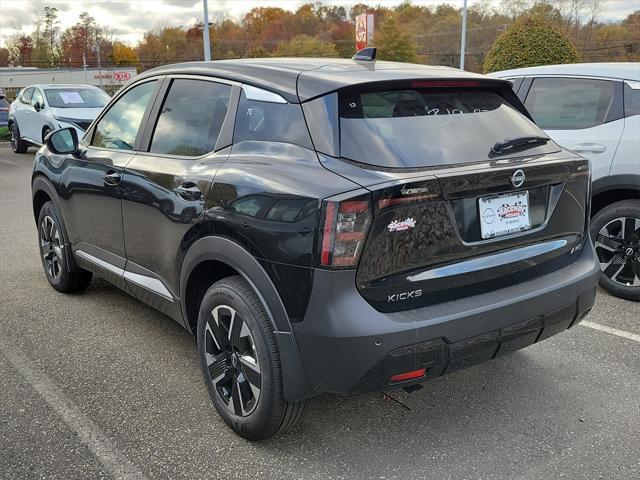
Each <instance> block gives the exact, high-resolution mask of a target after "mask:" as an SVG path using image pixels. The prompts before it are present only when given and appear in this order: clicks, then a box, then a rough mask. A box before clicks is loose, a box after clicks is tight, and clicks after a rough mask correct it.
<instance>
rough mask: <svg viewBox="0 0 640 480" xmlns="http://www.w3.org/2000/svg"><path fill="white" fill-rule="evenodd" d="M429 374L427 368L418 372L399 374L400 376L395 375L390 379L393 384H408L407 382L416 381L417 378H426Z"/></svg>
mask: <svg viewBox="0 0 640 480" xmlns="http://www.w3.org/2000/svg"><path fill="white" fill-rule="evenodd" d="M426 373H427V369H426V368H419V369H418V370H412V371H410V372H405V373H399V374H398V375H394V376H393V377H391V378H390V379H389V381H391V382H392V383H395V382H406V381H407V380H415V379H416V378H421V377H424V376H425V374H426Z"/></svg>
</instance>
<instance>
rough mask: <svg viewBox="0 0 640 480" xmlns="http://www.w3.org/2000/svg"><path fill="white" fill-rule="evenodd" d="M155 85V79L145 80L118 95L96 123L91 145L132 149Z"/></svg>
mask: <svg viewBox="0 0 640 480" xmlns="http://www.w3.org/2000/svg"><path fill="white" fill-rule="evenodd" d="M155 87H156V82H155V80H154V81H151V82H146V83H143V84H140V85H137V86H135V87H133V88H132V89H131V90H129V91H128V92H127V93H125V94H124V95H123V96H122V97H120V98H119V99H118V100H117V101H116V102H115V103H114V104H113V105H112V106H111V108H110V109H109V111H107V113H106V114H105V115H104V116H103V117H102V118H101V119H100V121H99V122H98V124H97V125H96V128H95V133H94V135H93V141H92V142H91V145H92V146H94V147H101V148H113V149H116V150H133V145H134V143H135V141H136V136H137V135H138V130H139V129H140V123H141V122H142V117H143V116H144V112H145V110H146V109H147V105H148V104H149V101H150V100H151V98H152V95H153V92H154V89H155Z"/></svg>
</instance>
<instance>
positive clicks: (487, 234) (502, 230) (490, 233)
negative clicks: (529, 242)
mask: <svg viewBox="0 0 640 480" xmlns="http://www.w3.org/2000/svg"><path fill="white" fill-rule="evenodd" d="M478 207H479V208H478V211H479V212H480V233H481V234H482V238H493V237H499V236H501V235H508V234H510V233H516V232H521V231H523V230H527V229H529V228H531V221H530V220H529V192H527V191H525V192H518V193H509V194H506V195H498V196H495V197H484V198H480V199H478Z"/></svg>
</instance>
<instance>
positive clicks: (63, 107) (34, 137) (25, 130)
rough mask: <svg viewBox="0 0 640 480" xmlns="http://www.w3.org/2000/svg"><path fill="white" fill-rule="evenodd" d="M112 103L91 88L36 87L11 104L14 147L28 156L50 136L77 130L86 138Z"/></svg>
mask: <svg viewBox="0 0 640 480" xmlns="http://www.w3.org/2000/svg"><path fill="white" fill-rule="evenodd" d="M109 100H110V97H109V95H107V94H106V93H105V92H104V91H103V90H101V89H99V88H98V87H93V86H91V85H32V86H29V87H26V88H24V89H23V90H22V91H21V92H20V93H19V94H18V96H17V97H16V99H15V101H14V102H13V103H11V107H10V109H9V119H8V122H9V130H10V132H11V147H12V149H13V151H14V152H16V153H24V152H26V151H27V148H28V147H29V145H30V144H31V145H42V144H43V143H44V138H45V137H46V136H47V134H48V133H49V132H52V131H54V130H58V129H59V128H66V127H73V128H75V129H76V131H77V132H78V137H82V136H83V135H84V132H85V131H86V130H87V128H89V125H91V122H93V120H94V119H95V118H96V117H97V116H98V114H99V113H100V111H101V110H102V107H104V106H105V105H106V104H107V102H108V101H109Z"/></svg>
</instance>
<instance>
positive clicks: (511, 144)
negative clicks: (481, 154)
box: [489, 136, 550, 156]
mask: <svg viewBox="0 0 640 480" xmlns="http://www.w3.org/2000/svg"><path fill="white" fill-rule="evenodd" d="M549 140H550V138H549V137H541V136H533V137H518V138H511V139H505V140H502V141H501V142H496V144H495V145H494V146H493V147H491V152H489V155H490V156H494V155H504V154H506V153H511V152H515V151H516V150H526V149H527V148H532V147H536V146H538V145H544V144H545V143H547V142H548V141H549Z"/></svg>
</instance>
